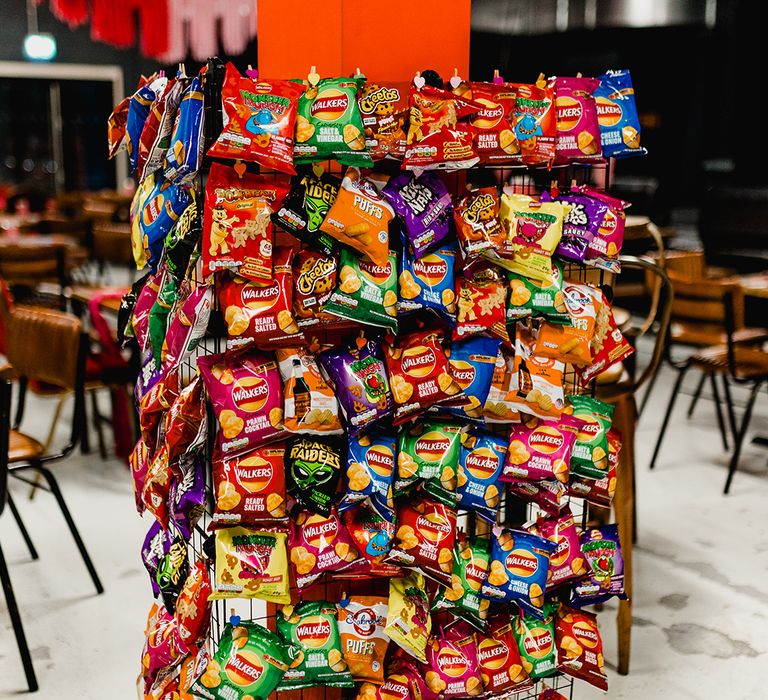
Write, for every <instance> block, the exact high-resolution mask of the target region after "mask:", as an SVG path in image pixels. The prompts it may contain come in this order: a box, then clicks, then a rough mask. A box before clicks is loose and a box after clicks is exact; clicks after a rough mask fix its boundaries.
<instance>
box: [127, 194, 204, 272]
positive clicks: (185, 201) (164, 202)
mask: <svg viewBox="0 0 768 700" xmlns="http://www.w3.org/2000/svg"><path fill="white" fill-rule="evenodd" d="M190 201H191V198H190V195H189V190H187V188H186V187H182V186H180V185H177V184H174V183H171V182H168V181H167V180H162V179H160V180H158V182H156V183H155V186H154V188H153V189H152V191H151V192H150V193H149V196H148V197H147V200H146V202H145V203H144V208H143V209H142V210H141V220H140V221H139V230H140V232H141V242H142V246H143V248H144V254H145V255H146V258H147V261H148V262H149V267H150V269H151V270H152V272H154V271H155V270H157V265H158V263H159V262H160V256H161V255H162V252H163V245H164V244H165V237H166V236H167V235H168V232H169V231H170V230H171V227H172V226H173V225H174V224H175V223H176V221H177V220H178V219H179V217H180V216H181V215H182V214H183V213H184V210H185V209H186V208H187V207H188V206H189V203H190Z"/></svg>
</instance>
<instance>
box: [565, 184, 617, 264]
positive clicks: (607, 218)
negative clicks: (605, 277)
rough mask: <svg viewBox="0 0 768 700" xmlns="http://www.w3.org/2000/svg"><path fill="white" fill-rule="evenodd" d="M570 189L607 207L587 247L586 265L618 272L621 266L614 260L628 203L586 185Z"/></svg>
mask: <svg viewBox="0 0 768 700" xmlns="http://www.w3.org/2000/svg"><path fill="white" fill-rule="evenodd" d="M571 189H572V191H575V192H578V193H579V194H585V195H587V196H589V197H594V198H595V199H597V200H599V201H601V202H603V204H607V205H608V208H607V209H606V210H605V213H604V214H603V219H602V221H601V222H600V225H599V226H598V227H597V235H595V236H593V238H592V240H591V241H590V242H589V246H588V247H587V255H586V262H587V264H588V265H594V266H595V267H600V268H603V269H605V270H608V271H609V272H614V273H618V272H620V271H621V265H620V263H619V261H618V260H617V259H616V258H617V257H618V255H619V253H621V246H622V244H623V242H624V225H625V223H626V220H627V216H626V214H625V213H624V210H625V209H627V208H628V207H629V206H630V205H629V202H625V201H623V200H621V199H616V197H611V196H610V195H607V194H606V193H605V192H601V191H600V190H596V189H594V188H592V187H589V186H588V185H579V186H578V187H575V188H571Z"/></svg>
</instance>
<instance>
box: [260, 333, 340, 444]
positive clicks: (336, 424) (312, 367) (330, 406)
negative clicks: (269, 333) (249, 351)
mask: <svg viewBox="0 0 768 700" xmlns="http://www.w3.org/2000/svg"><path fill="white" fill-rule="evenodd" d="M275 356H276V357H277V363H278V366H279V368H280V376H281V377H282V378H283V399H284V401H285V409H284V411H283V425H284V426H285V429H286V430H287V431H288V432H290V433H303V434H308V435H340V434H341V433H342V432H343V430H342V427H341V419H340V418H339V402H338V401H337V400H336V396H335V394H334V392H333V390H332V389H331V387H330V386H328V384H327V382H326V381H325V379H323V377H322V376H321V375H320V369H319V368H318V366H317V361H316V360H315V356H314V355H312V354H311V353H310V352H309V351H308V350H307V349H306V348H301V347H298V348H283V349H280V348H278V349H277V350H276V351H275Z"/></svg>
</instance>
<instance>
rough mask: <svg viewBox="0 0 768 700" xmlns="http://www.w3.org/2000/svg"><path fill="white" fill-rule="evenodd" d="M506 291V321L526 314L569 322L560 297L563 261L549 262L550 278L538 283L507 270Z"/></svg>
mask: <svg viewBox="0 0 768 700" xmlns="http://www.w3.org/2000/svg"><path fill="white" fill-rule="evenodd" d="M507 279H508V280H509V288H510V294H509V297H508V301H507V321H508V322H510V323H511V322H512V321H517V320H519V319H521V318H526V317H528V316H536V317H542V318H545V319H547V321H549V322H550V323H559V324H564V325H568V326H570V325H571V317H570V315H569V313H568V309H567V307H566V306H565V300H564V299H563V264H562V263H561V262H560V261H559V260H553V261H552V281H551V282H539V281H536V280H532V279H530V278H528V277H526V276H525V275H521V274H519V273H517V272H509V271H508V272H507Z"/></svg>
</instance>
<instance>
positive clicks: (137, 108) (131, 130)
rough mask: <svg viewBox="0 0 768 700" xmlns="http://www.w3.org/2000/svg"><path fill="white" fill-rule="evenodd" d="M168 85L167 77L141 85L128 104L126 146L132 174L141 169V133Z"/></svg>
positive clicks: (153, 79) (157, 78) (154, 79)
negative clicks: (157, 100) (157, 99)
mask: <svg viewBox="0 0 768 700" xmlns="http://www.w3.org/2000/svg"><path fill="white" fill-rule="evenodd" d="M167 85H168V78H166V77H165V76H160V77H157V76H155V77H154V78H152V79H151V81H150V82H149V83H145V84H144V85H140V87H139V89H138V90H136V92H135V93H133V95H132V96H131V99H130V100H129V102H128V117H127V120H126V124H125V146H126V149H127V150H128V162H129V165H130V168H131V172H136V171H137V170H138V167H139V142H140V140H141V132H142V131H144V125H145V124H146V122H147V119H148V118H149V111H150V109H151V108H152V104H153V102H154V101H155V99H156V98H157V96H158V95H160V94H162V93H163V91H164V90H165V88H166V86H167Z"/></svg>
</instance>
